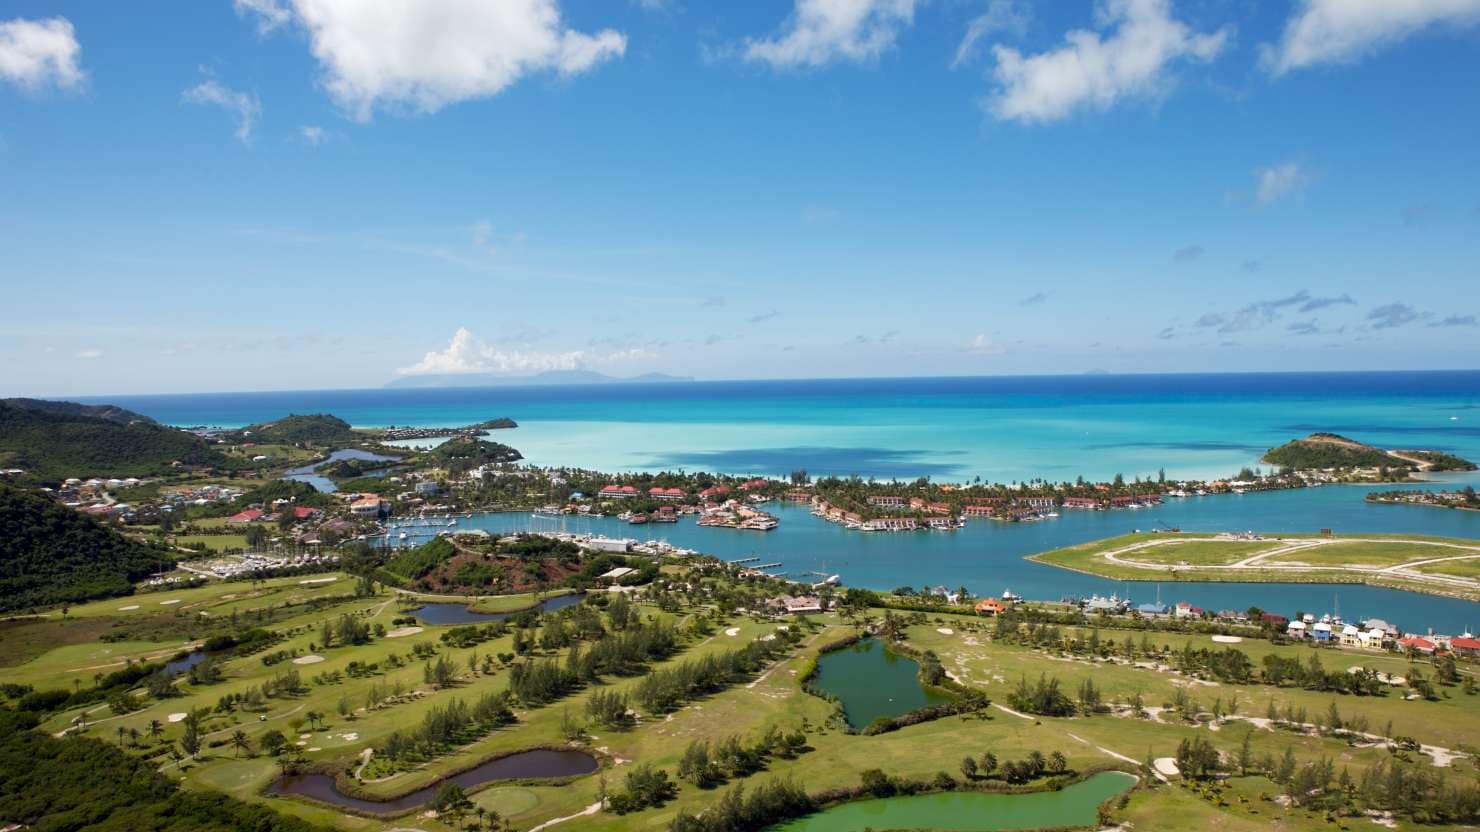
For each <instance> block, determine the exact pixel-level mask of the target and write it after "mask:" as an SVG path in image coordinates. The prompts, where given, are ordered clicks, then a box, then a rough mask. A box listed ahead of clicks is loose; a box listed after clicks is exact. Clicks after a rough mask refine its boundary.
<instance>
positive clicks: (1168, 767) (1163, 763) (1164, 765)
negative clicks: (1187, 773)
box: [1153, 757, 1181, 777]
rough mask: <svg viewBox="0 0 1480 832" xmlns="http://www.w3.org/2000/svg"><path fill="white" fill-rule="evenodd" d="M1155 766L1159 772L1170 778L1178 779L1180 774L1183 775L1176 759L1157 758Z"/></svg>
mask: <svg viewBox="0 0 1480 832" xmlns="http://www.w3.org/2000/svg"><path fill="white" fill-rule="evenodd" d="M1153 765H1155V766H1156V770H1157V771H1159V772H1161V773H1162V774H1165V775H1166V776H1168V777H1176V776H1177V775H1178V774H1181V772H1180V771H1178V770H1177V758H1176V757H1157V758H1156V762H1155V763H1153Z"/></svg>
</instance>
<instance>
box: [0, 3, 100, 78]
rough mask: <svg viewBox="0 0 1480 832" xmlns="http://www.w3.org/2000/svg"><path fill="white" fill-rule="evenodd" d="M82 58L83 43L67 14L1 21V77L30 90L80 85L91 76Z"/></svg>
mask: <svg viewBox="0 0 1480 832" xmlns="http://www.w3.org/2000/svg"><path fill="white" fill-rule="evenodd" d="M81 60H82V45H81V44H79V43H78V42H77V33H76V32H75V31H74V30H73V28H72V21H70V20H68V19H67V18H65V17H49V18H46V19H44V20H26V19H25V18H22V17H17V18H16V19H14V20H7V21H4V22H0V80H5V81H9V82H10V83H12V84H15V85H16V86H18V87H20V88H21V89H23V90H27V91H29V92H36V91H39V90H42V89H46V88H47V87H57V88H58V89H64V90H71V89H77V88H78V87H81V86H82V84H83V82H84V81H85V80H87V74H86V73H84V72H83V71H82V63H81Z"/></svg>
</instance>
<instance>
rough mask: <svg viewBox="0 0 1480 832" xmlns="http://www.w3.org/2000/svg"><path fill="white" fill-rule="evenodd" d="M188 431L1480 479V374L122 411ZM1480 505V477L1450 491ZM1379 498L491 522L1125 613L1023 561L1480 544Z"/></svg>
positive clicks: (1099, 471)
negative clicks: (1265, 463) (748, 521)
mask: <svg viewBox="0 0 1480 832" xmlns="http://www.w3.org/2000/svg"><path fill="white" fill-rule="evenodd" d="M99 401H108V402H112V403H114V404H118V405H121V406H123V407H127V408H130V409H133V410H137V411H139V412H141V413H145V414H147V415H150V416H152V417H154V418H156V419H159V420H160V421H163V422H167V423H170V424H177V425H215V426H222V427H234V426H241V425H245V424H249V423H252V422H258V421H267V420H271V419H273V418H276V417H279V416H282V415H285V414H287V413H333V414H335V415H338V416H340V417H342V418H345V419H347V420H348V421H350V422H351V423H352V424H354V425H357V426H364V427H381V426H387V425H420V426H451V425H462V424H468V423H471V422H475V421H480V420H483V419H489V418H493V417H497V416H509V417H512V418H513V419H515V420H516V421H518V422H519V425H520V426H519V427H518V428H516V429H513V430H509V431H498V432H496V433H495V436H494V438H496V439H497V440H499V441H502V442H505V443H507V444H510V445H513V446H515V447H517V448H518V449H519V450H520V451H521V452H523V453H524V455H525V456H526V458H527V459H528V460H529V461H530V462H532V463H536V464H541V465H571V466H579V467H585V468H596V469H603V470H660V469H665V468H685V469H688V470H700V469H703V470H713V471H721V472H726V473H735V474H773V475H775V474H784V473H786V472H788V471H790V470H792V469H793V468H798V467H803V468H806V469H807V470H808V471H809V472H811V473H812V474H813V475H814V476H815V475H821V474H840V475H847V474H859V475H861V476H874V477H879V478H885V479H887V478H892V477H899V478H914V477H917V476H921V475H929V476H931V477H933V478H935V479H937V480H940V481H961V480H969V479H971V478H973V477H977V476H980V477H981V478H982V479H984V480H992V481H999V482H1008V481H1013V480H1024V479H1032V478H1037V477H1042V478H1045V479H1051V480H1063V479H1072V478H1074V477H1075V476H1077V475H1083V476H1085V477H1087V478H1094V479H1104V478H1109V477H1111V476H1113V475H1114V474H1116V473H1122V474H1124V475H1125V476H1126V477H1127V478H1129V477H1132V476H1135V475H1138V474H1139V475H1142V476H1151V475H1153V474H1154V473H1155V472H1156V471H1157V469H1159V468H1164V469H1165V470H1166V472H1167V474H1168V475H1169V476H1176V477H1213V476H1226V475H1229V474H1232V473H1234V472H1236V471H1237V470H1238V469H1239V468H1240V467H1242V466H1244V465H1250V466H1254V465H1257V464H1258V459H1259V457H1260V456H1261V455H1262V454H1263V452H1264V451H1265V449H1267V448H1269V447H1272V446H1274V445H1277V444H1280V443H1282V442H1284V441H1286V440H1288V439H1291V438H1294V437H1297V436H1302V435H1304V434H1307V433H1310V432H1312V431H1317V430H1325V431H1334V432H1338V433H1342V434H1346V435H1348V436H1351V437H1353V438H1356V439H1359V440H1362V441H1365V442H1370V443H1373V444H1376V445H1380V446H1384V447H1391V448H1402V447H1418V448H1437V449H1443V450H1448V451H1452V452H1454V453H1457V454H1460V455H1461V456H1465V457H1468V458H1471V459H1480V371H1463V372H1421V373H1414V372H1403V373H1387V372H1383V373H1279V374H1270V373H1266V374H1241V375H1136V376H1108V375H1086V376H1036V377H1033V376H1029V377H991V378H932V379H850V380H815V381H745V382H696V383H671V384H655V385H622V384H610V385H590V386H570V387H509V388H492V389H438V390H415V389H379V390H326V391H301V392H280V393H220V394H204V395H168V396H114V397H107V398H106V399H99ZM1465 482H1468V483H1472V484H1477V485H1480V478H1477V477H1476V476H1474V475H1464V476H1450V477H1445V478H1441V479H1439V480H1437V481H1436V485H1437V486H1441V487H1451V486H1452V485H1454V484H1457V483H1465ZM1366 490H1367V489H1365V488H1332V487H1328V488H1318V489H1305V490H1300V491H1287V492H1274V493H1264V494H1248V495H1242V496H1238V495H1227V496H1221V497H1205V498H1195V499H1188V500H1181V501H1170V502H1168V504H1167V505H1165V506H1163V507H1162V508H1160V509H1155V510H1143V511H1138V512H1125V511H1111V512H1063V513H1062V516H1061V517H1059V518H1056V519H1052V520H1047V521H1044V522H1039V523H1023V524H1000V523H993V522H979V523H972V524H971V525H970V526H969V527H968V528H966V529H964V530H962V531H959V532H954V533H942V532H936V533H923V532H922V533H914V534H876V535H868V534H861V533H856V532H849V531H847V530H844V529H842V528H841V527H838V526H835V525H832V524H828V523H823V522H821V521H819V520H817V519H816V518H813V517H811V516H810V515H809V514H808V513H807V512H806V511H805V510H802V509H798V508H794V507H783V508H781V509H779V511H780V514H781V517H782V524H781V528H780V529H778V530H776V531H774V532H770V533H759V532H750V533H747V532H738V531H734V530H728V529H715V528H703V527H698V526H695V525H693V524H692V523H679V524H676V525H673V526H642V527H638V526H629V525H626V524H623V523H619V522H618V521H616V520H614V519H597V520H577V519H569V520H565V521H556V520H549V519H539V518H532V517H530V516H529V515H524V514H519V515H514V514H510V515H492V516H489V517H486V518H482V519H480V520H476V521H469V522H470V523H471V524H473V525H482V526H485V527H487V528H490V529H501V530H503V529H516V528H558V527H560V525H559V524H560V523H561V522H563V523H564V524H565V525H564V527H565V528H566V529H568V530H570V531H595V532H599V533H604V534H612V535H616V536H637V537H643V538H646V537H649V536H654V535H662V536H663V537H665V538H666V539H668V540H670V541H671V542H673V543H675V544H677V545H681V546H687V547H691V548H696V549H699V550H701V551H705V552H710V553H713V554H717V555H720V556H722V557H726V558H738V557H744V556H748V555H752V554H755V555H761V556H764V557H765V559H766V560H768V561H774V560H779V561H782V563H783V564H784V565H783V566H782V567H781V568H780V570H779V571H784V572H789V573H791V574H793V575H794V576H796V577H806V575H805V573H808V572H812V571H820V572H825V573H827V574H833V573H837V574H841V575H842V576H843V579H844V581H845V582H846V583H848V584H850V585H853V586H864V587H870V588H874V589H892V588H894V587H897V586H901V585H910V586H915V587H919V586H922V585H926V584H929V585H934V584H945V585H947V586H951V587H956V586H959V585H965V586H966V587H967V588H968V589H970V590H972V591H973V592H976V593H1000V592H1001V591H1002V590H1003V589H1012V590H1013V591H1014V592H1018V593H1020V594H1022V595H1024V596H1027V597H1030V598H1050V599H1052V598H1059V597H1061V596H1064V595H1069V594H1087V593H1091V592H1102V593H1109V592H1119V593H1120V594H1122V595H1125V594H1130V595H1132V596H1133V597H1135V598H1136V599H1137V600H1138V601H1145V600H1152V599H1154V598H1155V597H1156V594H1157V591H1158V588H1157V586H1156V585H1154V584H1148V583H1131V584H1118V583H1113V582H1109V581H1104V580H1100V579H1096V578H1091V577H1088V576H1084V575H1079V574H1077V573H1073V572H1067V571H1064V570H1059V569H1054V568H1052V567H1046V566H1040V565H1037V564H1033V563H1030V562H1027V561H1024V560H1022V556H1023V555H1025V554H1030V553H1033V552H1039V551H1044V550H1046V549H1051V548H1055V547H1058V546H1063V545H1068V544H1071V543H1076V542H1082V541H1086V540H1092V539H1095V538H1099V537H1104V536H1108V535H1112V534H1119V533H1121V532H1126V531H1130V530H1132V529H1136V528H1151V527H1153V526H1154V525H1156V524H1158V523H1162V524H1166V525H1171V526H1179V527H1181V528H1184V529H1188V530H1198V531H1224V530H1246V529H1253V530H1258V531H1264V532H1296V531H1314V530H1317V529H1320V528H1333V529H1335V530H1337V531H1338V532H1343V533H1355V532H1369V533H1376V532H1411V533H1427V534H1438V535H1446V536H1455V537H1467V538H1476V539H1480V513H1476V512H1458V511H1446V510H1439V509H1426V508H1419V507H1410V506H1380V505H1368V504H1366V503H1365V502H1364V501H1363V500H1362V497H1363V495H1364V494H1365V492H1366ZM1160 591H1161V597H1162V600H1164V601H1167V602H1172V601H1175V600H1183V599H1185V600H1189V601H1192V602H1193V603H1196V604H1199V605H1202V606H1209V607H1214V608H1222V607H1236V608H1240V609H1242V608H1244V607H1247V606H1249V605H1251V604H1258V605H1260V606H1263V607H1265V608H1267V609H1271V610H1277V611H1281V612H1284V613H1286V614H1289V613H1291V612H1294V611H1296V610H1306V611H1319V612H1328V611H1335V610H1336V608H1337V607H1339V609H1340V612H1341V613H1342V614H1344V615H1346V616H1347V617H1348V618H1354V617H1358V616H1377V617H1382V618H1386V619H1388V620H1391V621H1394V622H1396V623H1398V624H1400V625H1402V626H1404V627H1407V628H1410V629H1426V628H1429V627H1433V628H1435V629H1438V630H1440V631H1445V632H1459V631H1462V630H1465V629H1471V630H1473V629H1475V628H1477V627H1480V604H1475V603H1471V602H1467V601H1457V600H1451V599H1445V598H1436V597H1432V596H1427V595H1418V594H1414V593H1408V592H1401V591H1395V590H1385V589H1374V588H1368V587H1360V586H1331V585H1309V584H1290V585H1278V584H1165V585H1162V587H1161V588H1160Z"/></svg>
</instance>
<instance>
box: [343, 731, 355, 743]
mask: <svg viewBox="0 0 1480 832" xmlns="http://www.w3.org/2000/svg"><path fill="white" fill-rule="evenodd" d="M340 736H341V737H344V741H345V742H355V741H356V740H358V739H359V738H360V735H359V734H357V733H355V732H354V731H351V732H349V733H348V734H340Z"/></svg>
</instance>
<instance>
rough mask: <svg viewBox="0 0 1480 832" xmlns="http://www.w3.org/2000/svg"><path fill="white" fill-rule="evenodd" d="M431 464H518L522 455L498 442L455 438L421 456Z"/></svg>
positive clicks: (473, 438)
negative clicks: (454, 461)
mask: <svg viewBox="0 0 1480 832" xmlns="http://www.w3.org/2000/svg"><path fill="white" fill-rule="evenodd" d="M423 458H424V459H425V460H426V461H427V462H431V463H447V462H452V461H453V460H458V461H460V462H463V463H465V464H467V465H469V466H477V465H485V464H487V463H491V462H492V463H505V462H518V461H519V460H521V459H523V458H524V455H523V454H521V453H519V452H518V451H517V450H515V449H513V448H511V447H509V446H508V445H505V444H502V443H500V442H489V441H487V440H485V439H477V438H475V437H472V436H457V437H454V438H452V439H449V440H447V441H446V442H443V443H442V444H440V445H438V446H437V447H435V448H432V449H431V450H429V451H427V452H426V453H425V454H423Z"/></svg>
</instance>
